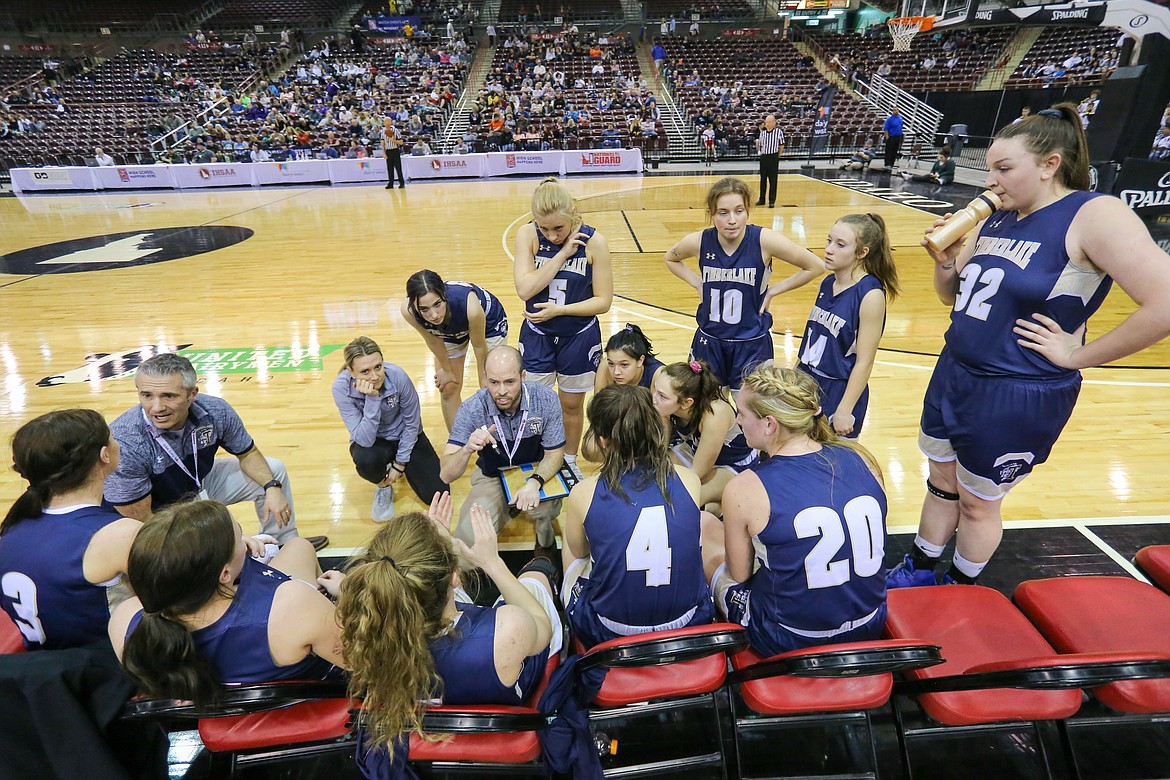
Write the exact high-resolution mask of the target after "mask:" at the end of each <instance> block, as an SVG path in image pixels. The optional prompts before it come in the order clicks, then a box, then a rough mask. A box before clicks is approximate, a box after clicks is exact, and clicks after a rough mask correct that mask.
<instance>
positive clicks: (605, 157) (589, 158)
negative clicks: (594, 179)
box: [581, 152, 622, 165]
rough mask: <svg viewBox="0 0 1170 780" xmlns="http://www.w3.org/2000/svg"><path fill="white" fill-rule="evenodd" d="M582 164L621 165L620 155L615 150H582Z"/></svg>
mask: <svg viewBox="0 0 1170 780" xmlns="http://www.w3.org/2000/svg"><path fill="white" fill-rule="evenodd" d="M581 164H582V165H621V164H622V156H621V155H620V154H618V153H617V152H583V153H582V154H581Z"/></svg>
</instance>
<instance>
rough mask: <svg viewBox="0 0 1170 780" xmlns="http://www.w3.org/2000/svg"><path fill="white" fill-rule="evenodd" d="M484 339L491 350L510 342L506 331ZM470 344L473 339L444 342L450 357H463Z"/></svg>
mask: <svg viewBox="0 0 1170 780" xmlns="http://www.w3.org/2000/svg"><path fill="white" fill-rule="evenodd" d="M484 341H486V342H487V348H488V349H489V350H492V349H495V348H496V347H498V346H500V345H501V344H506V343H508V334H507V333H504V334H503V335H501V336H488V337H487V338H486V339H484ZM470 344H471V341H463V342H460V343H458V344H452V343H451V342H449V341H444V342H443V345H444V346H445V347H447V357H449V358H461V357H463V356H464V355H466V354H467V347H468V345H470Z"/></svg>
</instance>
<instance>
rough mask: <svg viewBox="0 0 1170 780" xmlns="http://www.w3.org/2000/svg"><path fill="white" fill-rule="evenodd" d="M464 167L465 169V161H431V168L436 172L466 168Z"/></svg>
mask: <svg viewBox="0 0 1170 780" xmlns="http://www.w3.org/2000/svg"><path fill="white" fill-rule="evenodd" d="M466 167H467V161H466V160H441V159H434V160H431V168H433V169H434V170H436V171H441V170H443V169H444V168H466Z"/></svg>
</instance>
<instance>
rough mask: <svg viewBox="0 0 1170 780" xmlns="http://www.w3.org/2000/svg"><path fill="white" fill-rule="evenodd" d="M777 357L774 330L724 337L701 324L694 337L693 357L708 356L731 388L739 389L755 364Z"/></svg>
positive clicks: (713, 370) (717, 373)
mask: <svg viewBox="0 0 1170 780" xmlns="http://www.w3.org/2000/svg"><path fill="white" fill-rule="evenodd" d="M774 357H775V349H774V348H773V346H772V334H771V333H765V334H763V335H762V336H757V337H756V338H754V339H745V340H743V341H725V340H723V339H717V338H715V337H714V336H708V335H707V334H706V333H704V332H703V330H702V328H700V329H698V330H696V331H695V337H694V338H693V339H691V357H690V359H691V360H705V361H706V362H707V365H709V366H710V367H711V371H712V372H714V374H715V376H717V377H719V378H720V379H721V380H723V384H725V385H726V386H728V387H730V388H731V389H732V390H739V386H740V385H741V384H742V383H743V378H744V377H745V376H747V375H748V374H749V373H751V370H752V369H753V368H755V367H756V366H758V365H759V364H760V363H763V362H765V361H768V360H772V359H773V358H774Z"/></svg>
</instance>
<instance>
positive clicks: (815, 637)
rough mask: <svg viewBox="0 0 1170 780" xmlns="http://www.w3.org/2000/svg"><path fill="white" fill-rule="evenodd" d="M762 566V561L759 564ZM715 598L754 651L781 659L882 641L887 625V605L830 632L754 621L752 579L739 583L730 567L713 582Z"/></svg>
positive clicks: (722, 567) (718, 571)
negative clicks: (820, 649)
mask: <svg viewBox="0 0 1170 780" xmlns="http://www.w3.org/2000/svg"><path fill="white" fill-rule="evenodd" d="M757 565H758V560H757ZM711 595H712V596H713V597H714V599H715V607H716V609H717V610H718V611H719V613H720V614H721V615H723V616H725V617H726V618H727V622H729V623H738V624H739V625H741V626H743V627H744V628H746V629H747V630H748V642H749V643H750V644H751V646H752V649H753V650H754V651H756V652H757V653H760V654H761V655H764V656H773V655H779V654H780V653H786V652H788V651H789V650H799V649H801V648H804V647H813V646H815V645H825V644H840V643H842V642H865V641H869V640H872V639H880V638H881V635H882V631H883V629H884V628H885V625H886V612H887V609H886V602H885V601H884V600H883V601H882V603H881V606H879V607H878V608H877V609H875V610H874V611H873V612H871V613H869V614H868V615H865V616H863V617H861V618H858V619H857V620H851V621H848V622H847V623H845V624H843V625H841V626H838V627H837V628H833V629H829V630H826V631H805V630H802V629H798V628H792V627H790V626H785V625H784V624H783V623H782V622H780V621H778V620H773V621H770V622H768V623H767V624H766V625H761V624H760V622H759V621H755V622H753V621H752V611H751V598H752V589H751V578H749V579H748V581H747V582H736V581H735V580H734V579H732V577H731V574H729V573H728V571H727V564H726V563H724V564H721V565H720V566H719V568H718V569H716V570H715V576H713V577H712V578H711Z"/></svg>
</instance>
